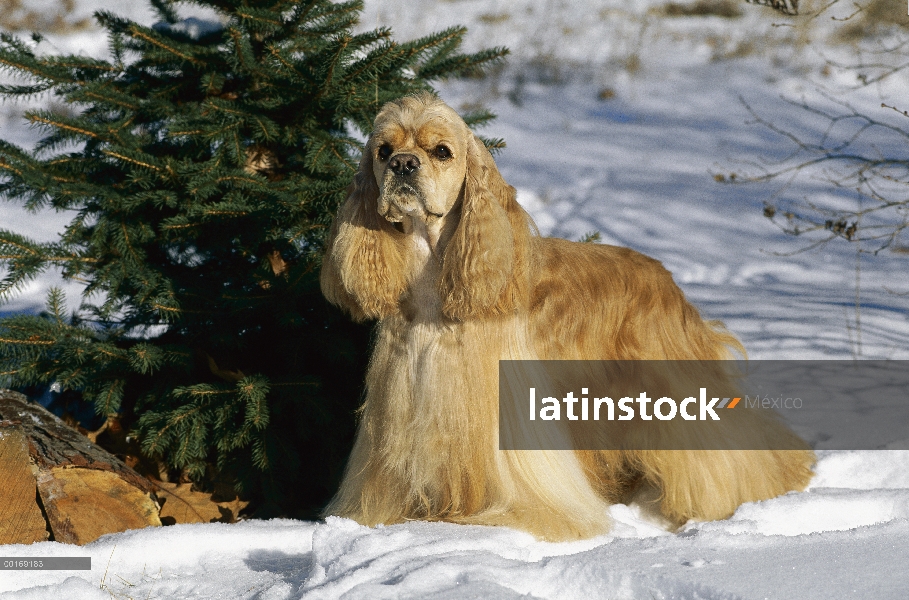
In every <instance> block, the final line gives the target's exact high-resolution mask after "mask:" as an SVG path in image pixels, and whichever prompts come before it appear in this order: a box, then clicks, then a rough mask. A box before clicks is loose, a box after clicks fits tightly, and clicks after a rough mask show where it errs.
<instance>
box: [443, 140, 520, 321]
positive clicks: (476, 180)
mask: <svg viewBox="0 0 909 600" xmlns="http://www.w3.org/2000/svg"><path fill="white" fill-rule="evenodd" d="M516 195H517V194H516V192H515V189H514V188H513V187H511V186H510V185H508V184H507V183H505V180H504V179H502V176H501V175H500V174H499V170H498V168H497V167H496V164H495V161H494V160H493V159H492V155H490V154H489V151H488V150H487V149H486V147H485V146H484V145H483V142H482V141H481V140H480V139H479V138H477V137H476V136H473V138H472V139H471V141H470V143H469V144H468V153H467V175H466V178H465V181H464V197H463V203H462V205H461V221H460V223H458V227H457V229H456V230H455V233H454V235H453V236H452V239H451V240H450V241H449V243H448V246H447V248H446V249H445V253H444V255H443V263H442V276H441V279H440V283H439V285H440V292H441V294H442V312H444V313H445V315H446V316H448V317H449V318H452V319H458V320H462V321H463V320H466V319H469V318H475V317H483V316H492V315H501V314H507V313H512V312H515V311H517V310H519V309H520V308H524V307H526V303H527V290H528V277H529V273H528V257H529V253H530V243H531V232H532V231H533V230H534V225H533V221H531V219H530V217H529V215H528V214H527V213H526V212H525V211H524V209H523V208H521V205H519V204H518V202H517V199H516Z"/></svg>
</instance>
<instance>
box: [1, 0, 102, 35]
mask: <svg viewBox="0 0 909 600" xmlns="http://www.w3.org/2000/svg"><path fill="white" fill-rule="evenodd" d="M75 8H76V2H75V0H60V1H59V2H58V3H57V6H56V10H52V11H47V10H33V9H31V8H29V7H28V6H27V4H26V3H25V2H23V0H0V29H4V30H6V31H10V32H16V31H37V32H40V33H72V32H74V31H81V30H84V29H87V28H88V27H89V26H91V20H90V19H78V20H73V18H72V13H73V11H74V10H75Z"/></svg>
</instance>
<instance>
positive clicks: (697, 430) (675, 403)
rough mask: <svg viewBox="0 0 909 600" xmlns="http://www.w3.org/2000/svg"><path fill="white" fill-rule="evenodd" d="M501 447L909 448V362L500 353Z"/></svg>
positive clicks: (601, 448) (584, 448)
mask: <svg viewBox="0 0 909 600" xmlns="http://www.w3.org/2000/svg"><path fill="white" fill-rule="evenodd" d="M499 447H500V448H501V449H503V450H572V449H574V450H762V449H771V450H797V449H804V448H806V447H811V448H814V449H829V450H876V449H909V361H779V360H751V361H500V362H499Z"/></svg>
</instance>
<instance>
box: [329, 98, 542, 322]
mask: <svg viewBox="0 0 909 600" xmlns="http://www.w3.org/2000/svg"><path fill="white" fill-rule="evenodd" d="M446 217H449V218H456V219H458V220H457V223H456V225H455V228H454V231H453V233H451V235H450V237H449V238H447V239H445V241H444V244H443V247H440V248H437V250H438V252H439V253H440V256H441V258H442V269H441V273H440V277H439V294H440V296H441V298H442V306H443V308H442V310H443V312H444V313H445V315H446V316H448V317H450V318H454V319H460V320H463V319H466V318H470V317H473V316H479V315H483V314H502V313H506V312H511V311H513V310H515V309H516V308H517V306H518V303H519V297H523V296H524V295H525V294H526V287H527V286H526V281H525V279H526V277H525V275H526V263H527V261H526V258H527V255H528V251H529V250H528V244H529V241H530V236H531V231H532V230H533V227H534V226H533V222H532V221H531V220H530V218H529V216H528V215H527V213H526V212H524V210H523V209H522V208H521V207H520V205H519V204H518V203H517V201H516V199H515V189H514V188H513V187H511V186H510V185H508V184H507V183H505V181H504V180H503V179H502V177H501V175H500V174H499V171H498V169H497V168H496V164H495V161H493V159H492V156H491V155H490V154H489V151H488V150H487V149H486V147H485V146H484V145H483V142H482V141H481V140H480V139H479V138H477V137H476V136H475V135H474V134H473V132H471V131H470V128H469V127H467V125H466V124H465V123H464V121H463V119H461V117H460V116H458V114H457V113H456V112H455V111H454V110H452V109H451V108H450V107H449V106H448V105H446V104H445V103H444V102H443V101H442V100H440V99H439V98H437V97H436V96H433V95H431V94H428V93H424V94H419V95H415V96H407V97H405V98H401V99H400V100H397V101H395V102H390V103H388V104H386V105H385V106H384V107H382V110H381V111H380V112H379V114H378V116H377V117H376V120H375V126H374V129H373V132H372V134H371V135H370V137H369V141H368V142H367V143H366V147H365V148H364V151H363V156H362V158H361V160H360V168H359V170H358V172H357V174H356V176H355V177H354V181H353V183H352V184H351V187H350V188H349V190H348V197H347V200H346V201H345V202H344V204H343V205H342V206H341V208H340V210H339V211H338V215H337V216H336V217H335V220H334V223H333V225H332V232H331V237H330V239H329V244H328V248H327V252H326V255H325V259H324V261H323V266H322V291H323V293H324V294H325V296H326V297H327V298H328V299H329V300H330V301H331V302H333V303H334V304H337V305H339V306H342V307H344V308H346V309H347V310H348V311H350V313H351V314H352V316H353V317H354V318H356V319H361V320H362V319H370V318H382V317H385V316H388V315H390V314H393V313H394V312H395V311H397V310H399V308H400V301H401V298H402V295H403V294H404V292H405V291H406V289H407V286H408V284H409V276H408V256H407V252H408V246H407V244H406V241H405V235H406V234H405V233H404V232H403V231H402V228H400V226H399V227H398V228H396V227H395V224H398V223H402V222H404V221H407V220H418V221H421V222H422V223H425V224H431V223H433V222H435V221H437V220H439V219H443V218H446Z"/></svg>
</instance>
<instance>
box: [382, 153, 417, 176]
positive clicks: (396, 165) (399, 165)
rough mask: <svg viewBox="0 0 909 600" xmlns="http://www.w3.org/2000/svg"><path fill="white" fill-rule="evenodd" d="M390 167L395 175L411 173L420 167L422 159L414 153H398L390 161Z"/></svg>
mask: <svg viewBox="0 0 909 600" xmlns="http://www.w3.org/2000/svg"><path fill="white" fill-rule="evenodd" d="M388 168H389V169H391V170H392V171H394V173H395V175H410V174H411V173H413V172H414V171H416V170H417V169H419V168H420V159H419V158H417V157H416V156H414V155H413V154H398V155H396V156H393V157H392V158H391V160H390V161H388Z"/></svg>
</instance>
